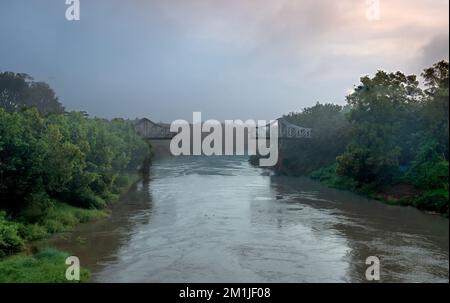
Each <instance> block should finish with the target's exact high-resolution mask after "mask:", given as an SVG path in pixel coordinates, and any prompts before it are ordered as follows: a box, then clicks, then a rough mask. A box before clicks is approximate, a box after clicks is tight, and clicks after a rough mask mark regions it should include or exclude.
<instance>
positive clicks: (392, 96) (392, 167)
mask: <svg viewBox="0 0 450 303" xmlns="http://www.w3.org/2000/svg"><path fill="white" fill-rule="evenodd" d="M448 68H449V64H448V62H446V61H441V62H438V63H436V64H434V65H433V66H432V67H430V68H427V69H425V71H424V72H423V73H422V77H423V79H424V85H423V86H421V85H420V83H419V81H418V79H417V77H416V76H415V75H409V76H406V75H404V74H403V73H401V72H396V73H387V72H384V71H378V72H377V73H376V74H375V75H374V76H373V77H369V76H364V77H362V78H361V84H360V85H359V86H358V87H356V88H355V90H354V92H353V93H352V94H350V95H349V96H347V106H346V107H344V108H341V107H339V106H337V105H331V104H325V105H321V104H317V105H315V106H313V107H311V108H307V109H305V110H303V111H301V112H299V113H292V114H290V115H288V116H287V118H288V119H289V120H290V121H291V122H292V123H295V124H298V125H301V126H304V127H311V128H312V129H313V132H312V135H313V138H312V139H310V140H309V141H308V140H304V141H303V142H299V143H295V144H291V146H289V147H286V148H285V149H284V150H282V159H281V165H280V166H281V168H280V169H281V171H282V172H290V171H294V172H297V173H298V174H310V173H311V171H314V172H313V173H312V174H311V175H312V177H314V178H317V179H319V180H321V181H323V182H326V183H327V184H330V185H333V186H336V187H340V188H348V189H352V190H356V191H360V192H365V193H369V194H371V195H373V196H376V193H383V192H384V191H388V190H389V189H392V188H394V187H395V186H396V185H401V184H403V185H411V186H412V187H413V190H411V191H410V193H409V194H408V193H406V196H405V197H401V198H399V199H398V200H399V201H400V202H401V203H403V204H408V205H414V206H416V207H418V208H421V209H425V210H431V211H437V212H440V213H448V182H449V178H448V156H449V151H448V145H449V118H448V115H449V108H448V106H449V96H448V88H449V78H448ZM289 149H290V150H289ZM404 187H405V186H404ZM381 196H382V195H381Z"/></svg>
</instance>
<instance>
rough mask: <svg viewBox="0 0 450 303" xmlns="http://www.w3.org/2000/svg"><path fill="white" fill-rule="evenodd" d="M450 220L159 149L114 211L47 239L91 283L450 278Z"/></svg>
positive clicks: (242, 163) (234, 161) (237, 160)
mask: <svg viewBox="0 0 450 303" xmlns="http://www.w3.org/2000/svg"><path fill="white" fill-rule="evenodd" d="M448 233H449V221H448V219H446V218H442V217H440V216H437V215H429V214H424V213H422V212H420V211H418V210H416V209H413V208H410V207H400V206H390V205H386V204H383V203H380V202H378V201H373V200H369V199H366V198H364V197H361V196H358V195H355V194H352V193H350V192H346V191H339V190H335V189H330V188H327V187H325V186H323V185H321V184H319V183H318V182H315V181H312V180H309V179H307V178H294V177H286V176H276V175H273V174H272V173H271V172H270V171H269V170H267V169H261V168H256V167H252V166H251V165H249V164H248V162H247V159H246V158H245V157H177V158H172V159H165V160H159V161H157V162H155V163H154V165H153V166H152V167H151V173H150V178H149V180H146V181H142V182H140V183H138V184H137V185H136V186H135V187H134V188H133V189H131V190H130V191H129V192H128V193H127V194H126V195H124V196H123V197H122V199H121V200H120V201H118V202H117V203H115V205H114V206H113V211H112V215H111V217H109V218H108V219H104V220H100V221H97V222H91V223H86V224H81V225H79V226H78V227H77V228H76V229H75V231H74V232H72V233H68V234H60V235H57V236H55V237H53V238H52V239H50V240H49V241H48V242H47V245H51V246H55V247H58V248H60V249H63V250H67V251H70V252H72V253H73V254H74V255H76V256H78V257H79V258H80V262H81V265H82V266H85V267H87V268H89V269H90V270H91V272H92V274H93V278H92V281H93V282H364V281H366V280H365V271H366V268H367V266H368V265H366V264H365V261H366V258H367V257H369V256H376V257H378V258H379V259H380V265H381V281H382V282H448V281H449V277H448V274H449V255H448V249H449V238H448V236H449V235H448Z"/></svg>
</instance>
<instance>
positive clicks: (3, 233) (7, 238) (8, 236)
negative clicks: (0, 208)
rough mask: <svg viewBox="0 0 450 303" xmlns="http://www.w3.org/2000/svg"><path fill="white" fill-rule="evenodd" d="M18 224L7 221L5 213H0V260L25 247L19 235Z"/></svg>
mask: <svg viewBox="0 0 450 303" xmlns="http://www.w3.org/2000/svg"><path fill="white" fill-rule="evenodd" d="M19 229H20V224H18V223H14V222H11V221H8V220H7V219H6V218H5V213H4V212H0V258H2V257H4V256H7V255H11V254H14V253H17V252H20V251H22V250H23V249H24V247H25V242H24V240H23V239H22V238H21V237H20V235H19Z"/></svg>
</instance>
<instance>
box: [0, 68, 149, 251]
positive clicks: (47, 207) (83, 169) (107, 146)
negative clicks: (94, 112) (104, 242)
mask: <svg viewBox="0 0 450 303" xmlns="http://www.w3.org/2000/svg"><path fill="white" fill-rule="evenodd" d="M28 81H29V78H28V77H25V76H23V75H21V74H14V73H2V74H0V104H1V105H2V106H1V107H0V257H1V256H2V255H6V254H10V253H14V252H16V251H18V250H20V249H21V248H23V241H22V240H23V239H28V238H34V236H33V235H31V234H36V233H37V234H40V235H42V234H45V233H47V232H54V231H59V230H61V228H59V226H60V225H61V224H65V223H68V222H61V221H64V220H65V221H70V220H71V218H67V210H73V208H70V205H72V206H76V207H81V208H86V209H102V208H103V207H105V205H106V203H107V202H108V201H111V200H114V199H115V198H116V196H117V195H118V194H119V193H120V192H121V190H123V188H124V187H126V186H128V185H129V183H130V176H132V174H133V173H136V172H137V168H138V167H139V166H140V165H142V163H143V161H144V160H145V159H146V158H147V157H149V155H150V147H149V145H148V144H147V143H146V142H144V141H143V140H142V139H141V138H140V137H139V136H138V135H137V134H136V132H135V130H134V125H133V123H132V122H131V121H127V120H123V119H113V120H105V119H99V118H89V117H86V115H85V114H83V113H78V112H70V113H67V112H64V111H63V110H62V109H63V107H62V106H61V105H60V104H59V102H58V101H57V99H56V97H55V96H54V93H50V92H53V91H52V90H51V89H50V88H49V87H48V86H47V85H45V84H39V86H40V87H42V88H47V89H49V90H50V91H48V92H47V93H43V92H42V90H39V91H38V92H36V91H35V90H34V88H35V86H36V85H37V84H33V83H30V82H28ZM34 93H37V95H34ZM21 100H25V101H24V102H22V101H21ZM58 104H59V105H58ZM62 202H64V205H67V207H66V206H61V205H62ZM62 209H63V210H64V211H61V210H62ZM76 214H77V216H78V217H80V216H81V215H80V212H76ZM59 215H61V216H60V218H58V216H59ZM62 217H64V218H65V219H64V220H63V219H61V218H62ZM60 219H61V220H60ZM72 219H73V218H72ZM75 219H77V218H75ZM75 219H74V220H75ZM78 219H79V218H78ZM8 220H12V221H8ZM13 221H14V222H13ZM16 222H19V223H20V224H19V223H16Z"/></svg>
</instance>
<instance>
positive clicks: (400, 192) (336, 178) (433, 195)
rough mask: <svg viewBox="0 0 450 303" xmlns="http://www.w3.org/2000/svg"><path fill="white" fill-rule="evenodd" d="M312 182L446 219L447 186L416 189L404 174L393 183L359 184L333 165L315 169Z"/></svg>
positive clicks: (311, 175)
mask: <svg viewBox="0 0 450 303" xmlns="http://www.w3.org/2000/svg"><path fill="white" fill-rule="evenodd" d="M310 177H311V178H312V179H314V180H318V181H320V182H321V183H323V184H325V185H327V186H329V187H333V188H337V189H343V190H349V191H352V192H355V193H358V194H361V195H364V196H367V197H369V198H372V199H376V200H379V201H382V202H384V203H388V204H393V205H402V206H412V207H416V208H418V209H420V210H424V211H428V212H433V213H439V214H441V215H444V216H446V217H448V216H449V214H448V199H449V192H448V187H445V186H442V188H435V189H423V188H419V187H417V186H416V185H415V184H413V183H412V182H411V180H409V179H408V177H407V175H404V176H403V177H400V178H398V179H397V180H396V181H395V182H392V183H391V184H389V185H385V186H382V187H375V186H370V185H359V184H358V183H357V182H355V181H354V180H353V179H351V178H348V177H345V176H340V175H338V174H337V173H336V164H333V165H330V166H327V167H324V168H321V169H318V170H316V171H314V172H312V173H311V174H310Z"/></svg>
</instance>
